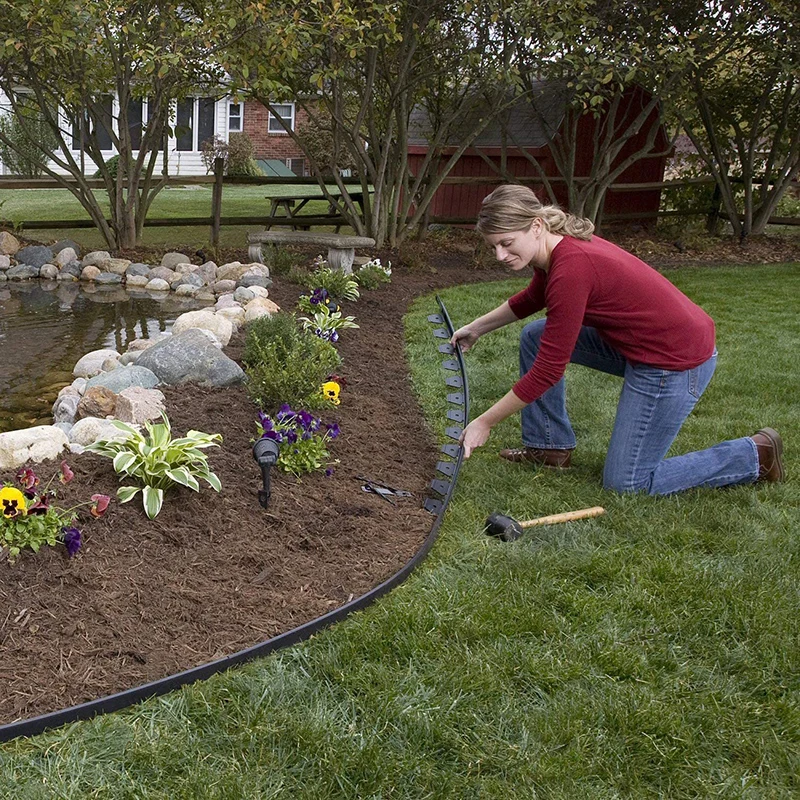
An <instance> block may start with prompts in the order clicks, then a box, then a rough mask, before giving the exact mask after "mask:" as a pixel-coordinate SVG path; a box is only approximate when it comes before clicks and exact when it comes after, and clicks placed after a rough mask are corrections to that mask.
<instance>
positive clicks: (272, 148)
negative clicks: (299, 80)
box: [242, 101, 308, 161]
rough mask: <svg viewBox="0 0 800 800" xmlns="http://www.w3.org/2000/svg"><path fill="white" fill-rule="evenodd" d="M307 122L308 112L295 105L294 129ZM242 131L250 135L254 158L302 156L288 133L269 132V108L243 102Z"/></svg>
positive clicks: (284, 158) (259, 104) (282, 158)
mask: <svg viewBox="0 0 800 800" xmlns="http://www.w3.org/2000/svg"><path fill="white" fill-rule="evenodd" d="M307 122H308V114H306V112H305V111H304V110H303V109H302V108H300V106H299V105H295V117H294V124H295V129H296V130H300V129H302V127H303V125H305V124H306V123H307ZM242 127H243V130H244V132H245V133H246V134H247V135H248V136H249V137H250V140H251V141H252V142H253V147H254V148H255V156H256V158H280V159H281V160H283V161H286V159H287V158H303V151H302V150H301V149H300V148H299V147H298V146H297V145H296V144H295V143H294V141H293V140H292V137H291V136H289V134H288V133H270V132H269V109H268V108H267V107H266V106H262V105H261V103H256V102H253V101H250V102H246V103H245V104H244V124H243V126H242Z"/></svg>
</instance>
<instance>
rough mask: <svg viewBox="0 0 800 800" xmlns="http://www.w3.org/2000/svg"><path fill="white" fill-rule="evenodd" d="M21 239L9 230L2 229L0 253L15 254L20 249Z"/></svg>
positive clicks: (0, 233) (0, 232)
mask: <svg viewBox="0 0 800 800" xmlns="http://www.w3.org/2000/svg"><path fill="white" fill-rule="evenodd" d="M19 247H20V245H19V239H17V237H16V236H12V235H11V234H10V233H9V232H8V231H0V254H2V255H4V256H13V255H14V253H16V252H17V250H19Z"/></svg>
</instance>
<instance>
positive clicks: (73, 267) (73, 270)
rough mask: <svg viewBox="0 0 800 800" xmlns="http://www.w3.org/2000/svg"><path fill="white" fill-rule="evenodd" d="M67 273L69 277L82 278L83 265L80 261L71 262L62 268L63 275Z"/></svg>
mask: <svg viewBox="0 0 800 800" xmlns="http://www.w3.org/2000/svg"><path fill="white" fill-rule="evenodd" d="M65 272H66V273H67V274H68V275H73V276H74V277H75V278H80V277H81V272H83V265H82V264H81V262H80V261H70V262H69V264H66V265H65V266H63V267H61V273H62V274H63V273H65Z"/></svg>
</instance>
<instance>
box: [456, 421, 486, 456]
mask: <svg viewBox="0 0 800 800" xmlns="http://www.w3.org/2000/svg"><path fill="white" fill-rule="evenodd" d="M491 432H492V426H491V425H489V424H488V423H486V422H485V421H484V420H483V419H481V417H478V418H477V419H474V420H472V422H470V423H469V425H467V427H466V428H464V430H463V431H462V432H461V438H460V439H459V441H460V442H461V446H462V447H463V448H464V458H469V457H470V455H471V454H472V451H473V450H474V449H475V448H476V447H480V446H481V445H483V444H486V440H487V439H488V438H489V434H490V433H491Z"/></svg>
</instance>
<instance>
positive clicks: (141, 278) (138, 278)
mask: <svg viewBox="0 0 800 800" xmlns="http://www.w3.org/2000/svg"><path fill="white" fill-rule="evenodd" d="M148 283H150V278H148V277H147V275H131V274H130V273H128V274H127V275H126V277H125V285H126V286H133V287H137V286H140V287H144V286H147V284H148Z"/></svg>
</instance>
